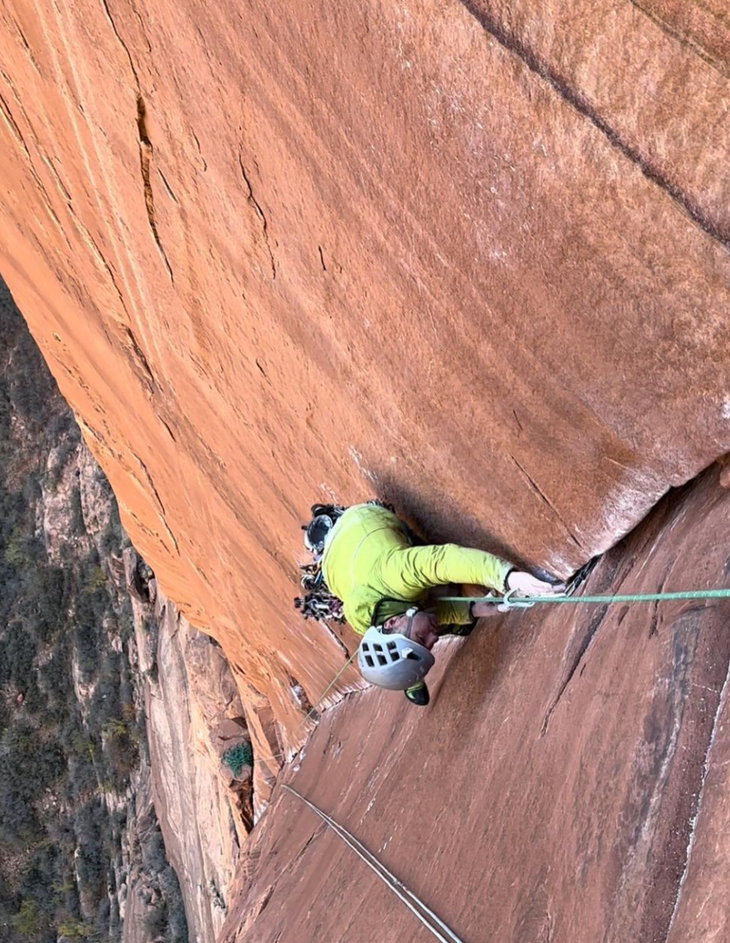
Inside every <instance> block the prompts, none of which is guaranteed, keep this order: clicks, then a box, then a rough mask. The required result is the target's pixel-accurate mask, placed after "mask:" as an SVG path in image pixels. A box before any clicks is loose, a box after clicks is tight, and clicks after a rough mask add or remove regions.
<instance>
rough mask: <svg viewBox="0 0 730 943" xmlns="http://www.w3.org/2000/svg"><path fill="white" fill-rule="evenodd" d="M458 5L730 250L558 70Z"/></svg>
mask: <svg viewBox="0 0 730 943" xmlns="http://www.w3.org/2000/svg"><path fill="white" fill-rule="evenodd" d="M459 2H460V3H461V4H462V6H464V8H465V9H466V10H467V11H468V12H469V13H470V14H471V15H472V16H473V17H474V19H475V20H476V21H477V22H478V23H479V25H480V26H481V27H482V28H483V29H484V30H486V32H488V33H489V35H490V36H492V38H493V39H495V40H496V41H497V42H498V43H499V44H500V45H501V46H503V47H504V48H505V49H506V50H507V51H508V52H510V53H512V54H514V55H516V56H518V57H519V58H520V59H521V60H522V61H523V62H524V63H525V65H526V66H527V68H528V69H530V71H531V72H534V73H535V74H536V75H538V76H539V77H540V78H541V79H543V81H544V82H546V83H547V84H548V85H549V86H550V87H551V88H552V89H553V91H554V92H556V93H557V94H558V95H559V96H560V97H561V98H562V99H563V100H564V101H565V102H567V103H568V104H569V105H571V106H572V107H573V108H574V109H575V110H576V111H577V112H578V113H579V114H581V115H582V116H583V117H584V118H586V119H587V120H588V121H590V122H591V124H592V125H593V126H594V127H595V128H597V129H598V130H599V131H600V132H601V134H603V135H604V136H605V137H606V139H607V140H608V142H609V144H611V146H612V147H614V148H616V150H618V151H619V152H620V153H621V154H623V156H624V157H626V158H627V159H628V160H630V161H631V162H632V163H633V164H634V165H635V166H636V167H637V168H638V169H639V170H640V171H641V173H642V174H643V175H644V176H645V177H646V178H647V179H648V180H651V182H652V183H654V184H656V186H658V187H659V188H660V189H661V190H663V191H664V193H665V194H666V195H667V196H668V197H669V198H670V199H671V200H672V202H673V203H674V204H675V206H676V207H677V208H678V209H679V210H680V211H682V212H683V213H684V214H685V215H686V216H688V217H689V218H690V219H691V220H692V222H693V223H694V224H695V225H696V226H698V227H699V228H700V229H701V230H702V231H703V232H704V233H706V234H707V235H708V236H710V237H711V238H712V239H714V240H716V241H717V242H719V243H720V245H721V246H723V248H725V249H730V231H728V230H727V229H726V228H725V227H723V226H721V225H719V224H718V223H716V222H715V221H714V220H712V219H709V218H708V217H707V216H706V215H705V213H704V211H703V210H702V208H701V207H700V206H698V205H697V204H696V203H695V202H694V201H693V199H692V198H691V197H690V196H689V195H688V194H686V193H684V192H683V191H682V189H681V188H680V187H679V186H678V185H677V184H676V183H675V182H674V181H673V180H672V179H671V178H670V176H669V174H668V173H665V172H664V171H663V170H662V169H661V167H659V166H657V165H656V164H655V163H654V162H652V161H651V160H650V159H649V158H648V157H647V156H646V155H645V154H642V153H641V151H640V150H639V148H638V147H636V146H635V145H633V144H630V143H629V142H628V141H627V140H625V139H624V138H623V137H622V136H621V134H620V133H619V132H618V131H617V129H616V128H614V127H612V126H611V125H610V124H609V122H608V121H607V120H606V119H605V118H604V117H603V116H602V115H600V114H599V113H598V112H597V111H596V109H595V107H594V106H593V105H592V104H591V102H589V101H588V99H587V98H586V97H585V96H584V95H583V94H582V93H581V92H580V91H579V90H578V89H575V88H571V87H570V86H569V85H568V83H567V81H566V79H565V78H564V77H563V76H562V75H560V73H559V72H558V71H557V70H556V69H555V68H553V67H552V66H551V65H549V64H548V63H547V62H544V61H542V60H541V59H540V58H539V56H538V55H537V54H536V53H535V51H534V50H532V49H531V48H530V47H529V46H528V45H527V44H526V43H525V42H524V41H523V40H522V39H520V38H519V37H518V36H516V35H515V34H514V33H513V32H511V31H510V30H509V29H508V28H507V27H505V26H504V25H503V24H502V23H500V22H499V21H498V20H497V18H496V17H495V16H494V15H493V14H492V13H489V12H488V11H487V10H485V9H484V8H483V6H482V2H480V0H459Z"/></svg>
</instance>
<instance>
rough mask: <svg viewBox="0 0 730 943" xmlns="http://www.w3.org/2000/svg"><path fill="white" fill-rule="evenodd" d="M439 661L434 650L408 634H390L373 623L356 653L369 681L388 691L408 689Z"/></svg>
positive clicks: (363, 673)
mask: <svg viewBox="0 0 730 943" xmlns="http://www.w3.org/2000/svg"><path fill="white" fill-rule="evenodd" d="M435 663H436V660H435V658H434V657H433V655H432V654H431V652H430V651H429V650H428V649H427V648H425V647H424V646H423V645H421V644H420V643H419V642H414V641H412V640H411V639H409V638H408V637H407V636H406V635H401V634H400V633H399V632H395V633H393V634H392V635H387V634H386V633H385V632H383V631H382V630H381V629H380V628H379V627H378V626H371V627H370V628H369V629H368V630H367V632H366V633H365V635H364V636H363V640H362V642H360V648H359V650H358V653H357V664H358V667H359V668H360V673H361V674H362V676H363V678H364V679H365V680H366V681H369V682H370V683H371V684H377V685H378V687H380V688H387V689H388V690H389V691H405V690H406V689H407V688H410V687H412V686H413V685H414V684H418V682H419V681H422V680H423V679H424V678H425V677H426V675H427V674H428V672H429V671H430V670H431V668H433V666H434V664H435Z"/></svg>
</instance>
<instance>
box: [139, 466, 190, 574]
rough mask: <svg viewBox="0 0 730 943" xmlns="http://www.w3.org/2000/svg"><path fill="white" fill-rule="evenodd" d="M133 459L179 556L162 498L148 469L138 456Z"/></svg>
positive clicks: (178, 549)
mask: <svg viewBox="0 0 730 943" xmlns="http://www.w3.org/2000/svg"><path fill="white" fill-rule="evenodd" d="M135 458H136V459H137V462H138V463H139V467H140V468H141V469H142V471H143V472H144V476H145V478H146V479H147V484H148V485H149V487H150V491H151V492H152V495H153V496H154V498H155V500H156V501H157V505H158V507H159V510H160V518H161V520H162V524H163V526H164V528H165V530H166V531H167V535H168V537H169V538H170V540H171V541H172V543H173V546H174V547H175V552H176V553H177V555H178V556H180V546H179V544H178V542H177V538H176V537H175V535H174V534H173V532H172V531H171V530H170V525H169V524H168V523H167V511H166V510H165V505H164V504H163V503H162V498H161V497H160V492H159V491H158V490H157V487H156V486H155V483H154V481H153V480H152V475H150V473H149V469H148V468H147V466H146V465H145V463H144V462H143V461H142V459H141V458H140V457H139V456H138V455H135Z"/></svg>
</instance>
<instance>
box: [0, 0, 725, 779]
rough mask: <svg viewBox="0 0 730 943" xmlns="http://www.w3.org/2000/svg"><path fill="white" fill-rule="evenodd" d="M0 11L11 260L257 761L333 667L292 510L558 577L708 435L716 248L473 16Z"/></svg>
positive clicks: (709, 88)
mask: <svg viewBox="0 0 730 943" xmlns="http://www.w3.org/2000/svg"><path fill="white" fill-rule="evenodd" d="M551 10H552V8H548V9H547V10H546V11H545V13H544V16H545V17H549V16H551V15H552V16H557V14H555V12H554V11H553V12H552V13H551ZM518 12H519V11H518ZM495 15H497V14H495ZM498 15H502V14H499V11H498ZM505 15H506V14H505ZM541 15H543V14H541ZM622 15H623V14H622ZM636 16H637V22H640V23H641V24H642V26H641V29H644V30H649V29H651V30H653V29H654V27H653V24H652V21H650V20H646V23H644V20H641V19H640V18H638V16H639V15H638V14H636ZM0 17H2V20H1V24H2V36H3V40H2V52H3V55H2V74H1V75H0V95H1V96H2V100H1V101H0V135H2V138H1V143H2V147H1V148H0V155H1V157H0V167H1V168H2V192H1V193H0V270H2V272H3V274H4V275H5V277H6V278H7V280H8V283H9V284H10V287H11V289H12V290H13V292H14V294H15V296H16V299H17V301H18V302H19V304H20V307H21V309H22V310H23V311H24V313H25V315H26V317H27V318H28V320H29V323H30V325H31V328H32V330H33V333H34V335H35V336H36V338H37V339H38V341H39V343H40V346H41V348H42V350H43V351H44V353H45V356H46V357H47V359H48V361H49V363H50V365H51V368H52V369H53V371H54V373H55V375H56V376H57V377H58V380H59V383H60V385H61V389H62V391H63V392H64V394H65V395H66V396H67V398H68V399H69V401H70V402H71V404H72V405H73V407H74V409H75V410H76V412H77V414H78V415H79V418H80V421H81V423H82V426H83V428H84V430H85V433H86V436H87V438H88V440H89V442H90V443H91V445H92V447H93V448H94V451H95V453H96V455H97V456H98V458H99V459H100V461H101V462H102V464H103V465H104V468H105V470H106V471H107V473H108V475H109V477H110V480H111V481H112V483H113V486H114V488H115V491H116V493H117V495H118V496H119V498H120V502H121V505H122V510H123V515H124V522H125V524H126V526H127V527H128V528H129V530H130V532H131V534H132V535H133V537H134V540H135V542H136V543H137V544H138V546H139V547H140V549H141V550H142V552H143V553H144V555H145V556H146V558H147V559H148V560H149V561H150V562H151V564H152V565H153V566H154V568H155V571H156V572H157V574H158V575H159V578H160V581H161V584H162V586H163V587H164V588H165V590H166V592H167V593H168V594H169V595H170V596H171V597H172V598H174V599H175V600H176V601H177V602H178V603H179V604H180V605H181V607H182V609H183V610H184V611H185V613H186V614H187V615H188V616H189V617H190V619H191V620H192V621H193V622H194V623H195V624H197V625H201V626H204V627H206V628H207V629H208V630H209V631H210V632H211V633H212V634H214V635H215V637H216V638H218V639H219V640H220V641H221V642H222V644H223V645H224V646H225V649H226V653H227V655H228V656H229V657H230V659H231V661H232V663H233V664H234V665H235V669H236V672H237V674H238V677H239V680H240V684H241V688H242V692H243V693H244V696H245V697H246V701H247V704H248V707H249V710H250V712H251V713H252V715H255V714H256V713H257V711H258V713H259V716H258V717H257V716H252V718H251V727H252V730H253V731H254V734H255V736H256V737H257V745H258V748H259V755H260V757H261V758H266V757H269V764H270V769H271V770H274V769H276V767H277V765H278V762H279V759H280V756H281V754H282V753H283V752H284V751H285V748H286V746H287V744H289V743H291V742H293V741H296V740H298V739H300V737H301V733H302V729H301V726H300V718H301V703H300V699H298V698H297V697H296V696H295V694H294V693H293V691H294V689H295V685H294V684H292V683H291V679H294V682H300V683H301V684H302V685H303V686H304V688H305V690H306V692H307V695H308V697H309V699H310V700H311V701H316V700H317V698H318V696H319V694H320V692H321V691H322V689H323V688H324V686H325V684H326V683H327V681H328V680H329V679H330V678H331V677H332V676H333V674H334V672H335V671H336V670H337V668H338V667H339V666H340V665H341V663H342V649H341V647H340V645H339V644H338V643H337V641H336V640H335V639H334V638H333V637H330V636H328V634H327V632H326V630H325V629H324V628H321V627H318V626H315V625H313V624H311V623H310V624H308V625H302V624H301V622H300V621H299V618H298V616H297V615H296V613H295V612H294V610H293V609H292V608H291V602H290V600H291V597H293V596H294V595H295V592H296V583H295V579H296V560H297V555H298V552H299V551H298V546H299V539H300V533H299V529H298V527H299V522H300V520H301V519H302V517H303V515H304V514H305V511H306V509H307V507H308V505H309V504H310V502H311V501H312V500H313V499H316V498H317V497H318V496H324V495H329V494H331V493H334V494H335V495H336V496H337V498H338V499H339V500H341V501H344V502H349V501H354V500H359V499H362V498H363V497H365V496H368V495H370V494H371V493H372V492H378V493H380V494H381V495H383V496H385V497H389V498H392V499H394V500H395V501H396V503H398V504H399V505H400V506H401V507H402V508H403V509H404V510H405V511H407V512H409V513H411V514H412V515H413V516H414V517H416V518H417V519H418V520H419V521H420V522H421V523H422V525H423V526H424V527H426V529H427V530H429V531H430V533H431V534H432V536H433V537H434V538H436V539H443V538H448V537H452V538H455V539H458V540H461V541H464V542H473V543H478V544H481V545H486V546H492V547H494V548H496V549H501V550H503V551H504V552H506V553H510V554H512V555H514V556H516V557H519V558H522V559H524V560H526V561H528V562H531V563H535V564H541V565H542V566H544V567H546V568H548V569H550V570H553V571H555V572H556V573H560V574H565V573H568V572H569V571H570V570H572V569H573V568H574V567H575V566H576V565H577V564H579V563H581V562H583V561H584V560H585V559H586V558H588V557H590V556H591V555H593V554H594V553H596V552H599V551H601V550H604V549H605V548H606V547H608V546H610V545H611V544H612V543H613V542H614V541H615V540H616V539H617V538H618V537H620V536H621V534H623V533H625V532H626V531H627V530H628V529H629V528H630V527H631V526H632V525H633V524H635V523H636V521H637V520H639V519H640V518H641V516H642V515H643V514H644V513H645V512H646V510H647V509H648V508H649V507H650V506H651V505H652V504H653V503H654V501H655V500H656V499H657V498H658V497H659V496H660V495H661V494H662V493H663V492H664V491H665V489H666V488H667V487H668V486H669V485H673V484H678V483H681V482H682V481H685V480H687V479H688V478H690V477H692V476H693V475H694V474H696V472H697V471H698V470H700V469H701V468H703V467H704V466H705V465H707V464H708V463H709V462H710V461H712V459H713V458H715V457H716V456H717V455H718V454H720V453H722V452H723V451H725V450H727V448H728V446H729V445H730V422H729V421H728V414H729V413H730V389H729V384H728V319H727V310H728V306H729V303H730V291H729V288H728V257H727V252H726V248H725V246H724V245H722V244H721V243H720V242H719V241H718V240H717V239H716V238H714V237H713V236H712V235H709V234H708V233H707V232H705V231H703V230H702V229H701V228H700V227H698V226H697V225H696V224H695V222H693V221H692V219H690V218H689V217H688V216H687V213H686V212H685V211H684V209H683V208H682V206H681V201H678V200H677V199H676V198H675V197H673V196H671V195H670V194H669V193H668V192H667V188H666V187H664V186H660V185H658V184H657V183H656V182H655V181H654V180H653V179H652V178H651V177H650V176H647V174H646V173H645V172H644V171H643V170H642V168H641V167H640V166H638V164H637V161H636V160H634V159H631V158H630V157H629V156H627V155H626V154H625V153H624V152H623V151H622V149H621V148H617V147H616V146H615V142H614V141H612V140H611V139H610V135H607V133H606V132H605V129H602V128H601V127H599V126H597V124H596V122H595V121H591V120H589V119H588V118H586V116H585V115H584V114H582V113H580V111H578V110H576V108H575V107H574V105H573V104H572V103H571V102H570V101H569V100H566V97H565V96H564V95H562V94H558V92H557V91H556V89H555V88H554V85H553V84H551V83H550V82H548V81H546V80H545V79H544V78H542V77H541V76H540V75H539V74H537V73H536V72H535V71H534V69H531V68H530V67H529V66H528V65H526V64H525V62H524V60H523V58H522V57H521V56H520V55H517V54H515V53H513V52H510V51H509V50H507V49H505V48H504V46H503V45H501V44H500V43H499V42H497V41H496V40H494V39H493V38H491V37H490V35H489V34H488V33H487V32H485V30H484V28H483V27H482V25H480V23H479V22H478V21H477V19H476V18H475V17H474V16H473V15H472V14H471V13H470V12H469V11H468V10H467V9H466V8H465V7H464V6H462V5H461V4H458V3H452V4H443V3H431V4H426V5H425V6H421V7H419V8H418V9H415V8H414V9H411V8H410V7H408V6H404V5H402V4H401V5H397V6H389V5H384V6H381V5H379V4H373V3H366V4H364V5H362V4H361V5H356V6H350V5H342V4H324V3H312V2H311V0H308V2H304V0H300V2H289V3H286V4H284V3H280V4H278V5H277V4H274V5H273V6H272V5H271V3H265V4H264V3H258V2H252V3H251V4H249V5H246V6H245V7H242V6H240V5H239V6H237V5H224V6H222V7H216V8H210V6H209V5H206V4H203V3H198V2H195V0H185V2H183V3H178V4H175V5H165V4H159V3H157V4H150V3H146V2H143V3H135V4H132V3H130V2H127V0H124V2H121V0H109V2H108V4H99V3H97V2H92V0H80V2H78V3H74V4H73V5H71V6H69V5H60V6H56V5H50V6H33V5H30V6H29V5H26V4H21V3H18V2H15V0H8V2H7V3H6V4H5V6H4V7H3V11H2V13H0ZM522 19H524V16H523V17H522ZM594 19H595V24H594ZM644 19H646V18H644ZM546 22H549V19H548V20H546ZM576 22H579V23H580V24H581V29H580V30H578V29H577V27H576V34H575V37H573V36H572V35H571V44H570V45H569V48H568V49H567V51H566V57H567V60H568V62H567V66H569V65H570V63H571V62H573V63H574V64H576V63H578V60H579V59H580V56H579V53H580V52H581V49H582V48H583V47H581V46H580V43H581V42H583V41H585V42H586V43H587V45H586V46H585V50H587V51H586V53H585V55H586V60H585V61H586V62H587V63H590V62H593V61H594V58H595V57H594V55H593V53H592V52H591V50H592V49H593V46H592V45H591V42H592V40H591V39H590V37H591V36H592V35H594V34H595V30H596V29H603V28H604V27H605V26H606V20H605V17H603V16H601V15H600V11H599V13H597V14H596V15H595V17H591V16H588V15H587V14H586V15H585V16H582V17H581V18H580V19H579V20H577V21H576ZM583 27H585V29H583ZM589 27H590V28H589ZM594 27H595V28H594ZM547 32H550V31H549V30H548V31H546V33H547ZM554 32H555V35H556V36H557V35H558V31H557V26H556V27H555V31H554ZM551 35H552V34H551ZM638 35H640V36H643V35H644V33H641V30H639V33H638ZM646 35H650V36H651V37H654V35H655V34H654V32H651V33H650V34H649V33H647V34H646ZM652 41H653V40H652ZM652 48H653V47H652ZM656 48H657V49H659V46H657V47H656ZM667 48H668V47H667ZM576 49H577V51H576ZM629 51H630V52H631V54H632V55H633V50H629ZM571 56H572V57H573V58H572V59H571ZM606 58H607V61H606V62H603V61H601V63H600V70H601V75H602V76H604V79H603V86H604V87H607V86H609V85H611V83H612V82H613V83H614V84H615V85H616V87H617V88H619V87H621V85H622V76H623V72H622V70H623V69H624V64H623V59H622V58H621V57H619V55H618V49H617V44H616V43H614V44H613V46H612V47H611V54H610V55H608V56H607V57H606ZM580 61H581V62H582V61H583V60H582V59H580ZM567 66H566V67H567ZM680 66H681V68H682V69H684V60H682V63H680V65H678V64H677V60H676V57H672V56H670V55H669V54H668V53H667V52H666V49H665V47H664V46H662V47H661V56H659V58H658V59H657V61H656V62H654V61H653V60H652V65H651V73H650V74H651V76H652V80H653V81H654V80H656V81H657V82H659V81H660V79H661V80H662V81H664V82H665V84H666V86H667V87H669V88H672V87H674V85H675V84H676V82H677V81H678V78H677V75H676V74H675V71H674V70H675V69H677V68H680ZM576 67H577V66H576ZM596 68H597V69H598V66H596ZM626 68H627V73H626V74H627V78H628V80H631V77H632V76H633V74H634V73H633V72H632V71H631V69H628V67H626ZM632 68H633V67H632ZM697 68H698V69H699V68H700V66H698V67H697ZM701 68H702V69H704V63H703V64H702V66H701ZM662 70H664V71H662ZM584 72H585V69H583V70H582V71H581V75H582V74H583V73H584ZM702 74H703V75H704V72H703V73H702ZM719 81H720V80H719V79H718V80H717V82H719ZM717 82H715V84H710V83H709V82H706V83H705V84H704V85H702V86H701V87H698V88H697V89H695V92H694V93H693V94H695V99H694V101H695V107H696V109H697V114H698V115H704V116H705V118H704V119H703V123H704V126H705V127H706V120H705V119H706V116H707V113H708V112H709V110H711V109H716V108H717V107H718V101H719V99H718V97H717V96H718V89H719V88H720V86H719V85H718V84H717ZM601 107H602V100H600V99H598V98H596V99H595V108H596V109H598V110H600V108H601ZM678 107H679V106H678ZM682 108H683V106H682ZM662 113H663V112H662V111H661V109H659V111H658V113H657V114H652V116H651V120H650V121H647V122H646V128H645V129H644V126H643V125H642V124H641V123H640V122H639V123H638V124H637V127H636V128H635V138H636V140H637V141H638V142H639V143H642V142H643V143H646V142H649V143H646V146H647V147H649V146H654V145H651V141H654V140H656V134H657V133H658V132H657V128H658V127H659V125H658V122H659V121H660V119H661V116H662ZM636 114H637V115H638V117H640V116H641V115H640V113H639V112H637V113H636ZM683 116H685V117H686V109H683V110H682V114H681V115H680V116H679V118H677V119H676V120H675V118H674V117H670V116H667V118H666V133H667V134H668V135H670V136H671V131H672V129H673V128H674V127H675V125H676V121H678V120H680V118H682V120H684V118H683ZM605 117H606V119H607V120H608V117H610V116H608V115H607V116H605ZM660 130H661V128H660ZM718 134H720V132H719V131H718V132H717V133H716V134H715V133H713V134H710V133H708V134H707V135H706V136H705V135H702V134H700V135H697V136H696V137H693V138H692V150H691V156H688V158H687V165H690V164H693V163H694V164H695V165H696V166H697V167H698V168H700V167H703V168H704V167H709V166H711V165H713V162H714V161H715V158H716V154H717V153H718V150H717V149H718V148H719V147H720V146H721V137H718ZM682 140H684V138H683V139H682ZM643 143H642V146H643ZM637 146H638V145H637ZM683 166H684V165H683ZM683 179H684V178H682V177H681V175H680V176H678V177H677V178H676V180H677V186H678V187H682V186H683V183H682V180H683ZM688 187H689V184H688ZM708 200H709V203H708V205H711V206H712V207H714V209H713V212H716V213H720V212H721V209H720V208H721V207H724V206H725V205H726V201H724V200H721V199H720V195H719V194H715V195H713V194H710V195H709V197H708ZM708 212H709V210H708ZM718 219H719V216H718ZM356 682H357V678H356V675H355V674H354V673H349V674H346V675H345V678H344V681H343V683H344V684H345V685H349V686H352V685H354V684H356ZM280 731H283V734H281V735H280ZM264 741H265V742H264Z"/></svg>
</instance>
